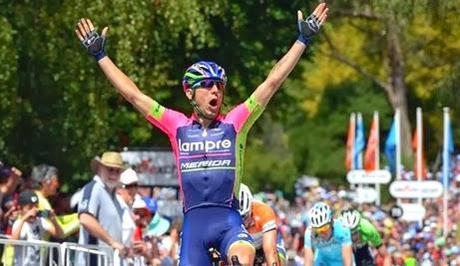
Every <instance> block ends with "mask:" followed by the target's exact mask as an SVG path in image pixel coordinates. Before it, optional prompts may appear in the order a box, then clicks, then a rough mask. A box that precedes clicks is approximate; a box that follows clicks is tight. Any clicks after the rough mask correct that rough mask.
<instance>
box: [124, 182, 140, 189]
mask: <svg viewBox="0 0 460 266" xmlns="http://www.w3.org/2000/svg"><path fill="white" fill-rule="evenodd" d="M121 187H122V188H126V189H130V188H138V187H139V185H138V184H137V183H134V184H129V185H121Z"/></svg>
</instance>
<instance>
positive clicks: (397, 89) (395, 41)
mask: <svg viewBox="0 0 460 266" xmlns="http://www.w3.org/2000/svg"><path fill="white" fill-rule="evenodd" d="M387 29H388V35H387V38H388V39H387V40H388V64H389V69H390V76H389V77H388V78H389V81H388V83H389V84H390V88H389V90H387V93H388V94H389V95H388V99H389V100H390V103H391V105H392V106H393V108H394V109H395V110H396V109H399V110H400V114H401V151H402V157H403V158H406V159H408V158H411V157H412V155H413V152H412V144H411V143H412V141H411V135H412V134H411V124H410V120H409V112H408V106H407V87H406V83H405V81H404V75H405V73H404V58H403V54H402V49H401V42H400V39H399V33H400V32H399V29H398V28H397V26H396V23H394V21H392V20H391V19H390V20H389V21H388V27H387Z"/></svg>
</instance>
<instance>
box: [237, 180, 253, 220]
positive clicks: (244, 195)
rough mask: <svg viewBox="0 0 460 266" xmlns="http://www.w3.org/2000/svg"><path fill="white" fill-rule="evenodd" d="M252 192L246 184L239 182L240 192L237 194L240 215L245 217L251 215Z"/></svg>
mask: <svg viewBox="0 0 460 266" xmlns="http://www.w3.org/2000/svg"><path fill="white" fill-rule="evenodd" d="M252 199H253V197H252V193H251V190H250V189H249V187H248V186H246V185H245V184H243V183H241V184H240V194H239V202H240V215H241V216H242V217H246V216H248V215H251V205H252Z"/></svg>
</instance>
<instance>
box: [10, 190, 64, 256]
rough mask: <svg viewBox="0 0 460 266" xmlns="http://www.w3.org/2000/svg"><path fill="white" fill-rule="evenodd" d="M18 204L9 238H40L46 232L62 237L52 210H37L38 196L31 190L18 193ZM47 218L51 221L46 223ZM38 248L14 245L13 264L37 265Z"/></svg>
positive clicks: (27, 239) (28, 239) (62, 234)
mask: <svg viewBox="0 0 460 266" xmlns="http://www.w3.org/2000/svg"><path fill="white" fill-rule="evenodd" d="M18 205H19V208H20V213H19V217H18V219H17V220H16V221H15V222H14V224H13V230H12V234H11V239H13V240H26V241H30V240H42V239H43V238H44V237H45V234H46V233H49V234H51V235H52V236H54V237H57V238H63V237H64V233H63V231H62V228H61V227H60V226H59V224H58V223H57V221H56V215H55V214H54V212H53V211H52V210H50V211H48V212H39V210H38V197H37V194H35V192H33V191H32V190H26V191H23V192H21V194H19V199H18ZM45 219H49V221H50V222H51V223H47V222H46V221H45ZM39 264H40V248H39V247H38V246H19V245H16V246H15V256H14V265H39Z"/></svg>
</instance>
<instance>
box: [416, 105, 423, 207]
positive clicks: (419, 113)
mask: <svg viewBox="0 0 460 266" xmlns="http://www.w3.org/2000/svg"><path fill="white" fill-rule="evenodd" d="M422 139H423V121H422V108H420V107H417V140H416V141H417V151H416V152H417V154H416V156H417V165H416V167H417V171H416V172H417V181H419V182H420V181H422V175H423V172H422V170H423V167H422V164H423V153H422V152H423V146H422V145H423V143H422ZM418 203H419V204H422V198H420V197H419V198H418Z"/></svg>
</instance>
